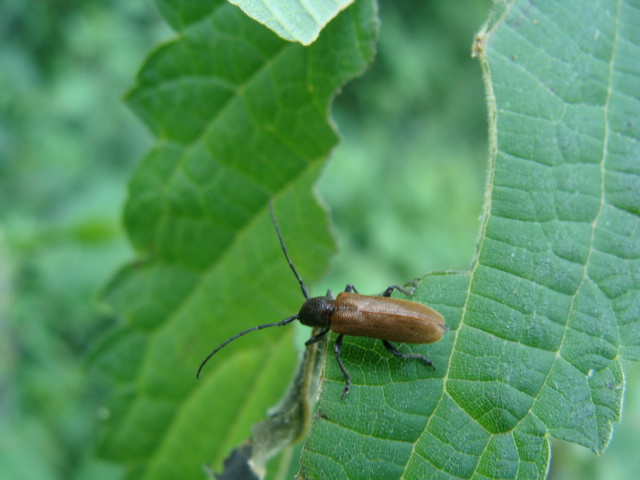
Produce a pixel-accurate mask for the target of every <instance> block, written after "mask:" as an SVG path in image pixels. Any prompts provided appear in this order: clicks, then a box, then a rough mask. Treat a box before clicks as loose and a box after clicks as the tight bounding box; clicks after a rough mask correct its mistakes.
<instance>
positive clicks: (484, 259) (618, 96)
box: [301, 0, 640, 479]
mask: <svg viewBox="0 0 640 480" xmlns="http://www.w3.org/2000/svg"><path fill="white" fill-rule="evenodd" d="M638 6H639V5H638V4H637V2H635V5H634V2H613V1H606V0H602V1H599V2H589V3H587V4H584V3H582V4H580V6H579V7H577V5H576V4H575V2H572V1H564V0H557V1H546V2H536V3H535V4H533V3H531V2H524V1H523V2H520V1H514V2H503V3H499V4H498V5H496V7H495V10H494V12H493V15H492V17H491V18H490V20H489V21H488V23H487V25H486V26H485V29H484V30H483V31H482V32H481V33H480V34H479V35H478V37H477V39H476V41H477V43H476V53H478V54H479V55H480V60H481V62H482V64H483V66H484V70H485V81H486V89H487V99H488V104H489V114H490V123H491V131H490V135H491V167H490V168H491V170H490V177H489V183H488V189H489V192H488V197H487V205H486V210H485V216H484V218H483V221H482V230H481V239H480V243H479V246H478V254H477V257H476V259H475V262H474V263H473V266H472V269H471V271H470V273H464V274H440V275H431V276H428V277H427V278H425V279H424V281H423V282H422V285H421V290H420V294H419V297H418V298H419V299H420V300H421V301H422V300H424V301H427V302H428V303H429V304H430V305H432V306H433V307H434V308H436V309H437V310H439V311H440V312H441V313H442V314H443V315H444V316H445V318H446V320H447V323H448V324H449V325H450V326H451V327H452V331H451V332H450V333H448V334H447V335H446V336H445V337H444V339H443V340H442V341H441V342H439V343H438V344H435V345H433V346H419V347H413V348H406V350H407V351H409V350H411V351H414V352H420V353H423V354H426V355H429V356H430V357H431V358H432V359H433V360H434V362H435V364H436V366H437V367H438V370H437V372H435V374H434V373H432V372H430V371H429V370H428V369H425V368H423V367H422V366H421V365H412V364H400V363H399V362H397V361H396V360H395V359H394V358H389V355H388V354H387V353H386V352H385V351H384V349H383V348H382V347H381V346H380V345H379V343H378V342H374V341H369V340H363V339H351V340H350V341H348V342H346V345H345V347H344V349H343V359H344V361H345V364H346V366H347V368H348V369H349V370H351V373H352V376H353V377H354V379H355V383H356V385H355V386H354V387H353V393H352V394H351V396H350V397H349V398H347V399H346V400H344V401H343V400H341V399H340V391H341V389H342V383H343V378H342V375H341V373H340V371H339V369H338V368H337V367H336V366H335V365H334V364H333V363H331V362H329V363H328V364H327V379H326V381H325V383H324V392H323V396H322V399H321V401H320V405H319V411H320V412H322V415H321V416H318V418H317V420H316V421H315V423H314V425H313V427H312V431H311V434H310V435H309V438H308V440H307V443H306V446H305V450H304V452H303V457H302V470H301V478H308V479H323V478H349V479H360V478H365V477H366V476H363V473H362V472H375V473H373V474H371V475H373V477H375V478H385V479H391V478H407V479H424V478H453V477H455V478H544V477H545V476H546V472H547V469H548V462H549V436H553V437H555V438H558V439H562V440H567V441H571V442H576V443H579V444H581V445H584V446H587V447H589V448H591V449H592V450H593V451H595V452H596V453H601V452H602V451H603V450H604V449H605V447H606V445H607V443H608V442H609V440H610V438H611V431H612V422H614V421H616V420H618V419H619V417H620V411H621V405H622V395H623V390H624V376H623V372H622V368H621V364H620V359H621V358H629V359H634V360H637V359H638V358H639V355H638V354H639V353H640V350H639V347H640V345H639V343H640V331H639V330H640V325H639V322H638V320H639V318H640V315H639V314H640V293H639V291H638V287H640V273H639V272H640V234H639V232H640V229H639V228H638V227H639V223H640V222H639V214H640V180H639V179H640V175H639V174H640V162H639V161H638V158H640V148H639V145H640V143H639V142H638V140H639V137H640V135H639V130H638V121H639V116H638V112H640V101H639V99H638V96H639V94H640V80H639V76H638V74H639V73H640V63H638V62H637V58H640V51H639V48H638V46H639V40H640V33H639V32H640V31H639V30H638V29H637V25H638V24H639V22H640V14H639V12H640V9H638ZM369 478H372V477H371V476H370V477H369Z"/></svg>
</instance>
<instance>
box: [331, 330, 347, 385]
mask: <svg viewBox="0 0 640 480" xmlns="http://www.w3.org/2000/svg"><path fill="white" fill-rule="evenodd" d="M343 338H344V334H340V335H338V338H336V343H335V344H334V345H333V351H334V352H335V354H336V360H338V365H339V366H340V370H342V373H343V374H344V378H345V385H344V391H343V392H342V398H344V396H345V395H346V394H347V393H349V390H350V389H351V377H350V376H349V372H347V369H346V368H344V365H343V364H342V360H340V352H341V351H342V339H343Z"/></svg>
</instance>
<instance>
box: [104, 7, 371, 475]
mask: <svg viewBox="0 0 640 480" xmlns="http://www.w3.org/2000/svg"><path fill="white" fill-rule="evenodd" d="M205 3H206V4H205ZM158 7H159V9H160V10H161V11H162V12H163V14H164V15H165V16H166V17H167V19H168V21H169V22H170V23H171V25H172V26H174V28H176V30H177V35H176V38H175V39H174V40H172V41H169V42H168V43H166V44H165V45H162V46H161V47H159V48H158V49H157V50H156V51H155V52H153V54H152V55H150V57H149V58H148V59H147V61H146V63H145V65H144V67H143V68H142V70H141V71H140V73H139V75H138V81H137V84H136V86H135V88H134V89H133V90H132V91H131V92H130V94H129V95H128V99H127V100H128V103H129V105H130V106H131V108H132V109H133V110H134V111H135V112H136V113H137V114H138V115H139V116H140V117H141V118H142V119H143V120H144V121H145V122H146V124H147V125H148V126H149V128H150V129H151V131H152V132H153V134H154V135H155V136H156V137H157V142H156V145H155V147H154V148H153V150H152V151H151V152H150V153H149V154H148V155H147V157H146V158H145V159H144V160H143V162H142V163H141V164H140V166H139V168H138V169H137V171H136V172H135V174H134V176H133V179H132V181H131V184H130V192H129V199H128V202H127V205H126V211H125V223H126V227H127V231H128V233H129V236H130V238H131V241H132V243H133V244H134V246H135V248H136V249H137V251H138V256H139V260H138V261H137V262H136V263H133V264H131V265H128V266H126V267H125V268H123V269H122V270H121V271H120V272H119V274H118V275H117V276H116V277H115V278H114V280H113V281H112V282H111V284H110V285H109V287H108V290H107V299H108V301H109V302H110V303H111V305H113V307H114V308H115V310H116V311H117V312H119V313H120V315H121V316H122V318H123V325H122V326H121V328H119V329H118V330H116V331H115V332H113V333H112V335H111V336H110V337H109V338H107V339H105V341H104V342H103V344H102V345H101V347H100V348H99V349H98V351H97V353H96V354H95V355H94V358H93V363H94V365H96V366H98V367H100V368H101V369H102V371H103V372H105V373H106V374H107V375H108V376H109V378H110V379H111V380H112V382H113V385H114V392H115V394H114V397H113V399H112V401H111V403H110V404H109V406H108V408H106V409H105V412H104V413H105V417H106V420H105V424H104V426H103V429H102V437H101V442H100V447H99V453H100V455H101V456H103V457H105V458H108V459H111V460H115V461H118V462H121V463H124V464H125V465H126V466H127V469H128V470H127V471H128V474H127V478H138V479H139V478H146V479H163V478H167V479H168V478H170V479H175V478H183V479H188V478H202V468H203V466H204V465H205V464H211V465H212V467H213V468H214V470H216V471H219V470H220V468H221V465H222V460H223V459H224V457H225V456H226V455H227V454H228V453H229V452H230V451H231V450H232V449H233V448H235V447H237V446H238V445H240V444H241V443H242V442H243V441H245V440H246V439H247V438H248V437H249V436H250V435H251V428H250V427H251V425H253V424H254V423H256V422H258V421H259V420H261V419H262V418H264V415H265V412H266V410H267V409H268V408H269V407H272V406H273V405H275V404H276V403H277V400H278V399H279V398H280V396H281V395H282V393H283V392H284V391H285V390H286V387H287V385H288V383H289V382H290V380H291V377H292V375H293V371H294V367H295V364H296V357H297V355H296V352H295V349H294V346H293V342H292V336H293V331H294V329H293V328H292V327H290V328H283V329H276V328H274V329H268V330H265V331H264V332H261V333H264V334H263V335H255V336H247V337H245V338H243V339H241V340H238V341H237V342H236V343H234V344H233V345H230V346H228V347H227V348H226V349H225V351H224V352H221V354H220V355H219V356H217V357H215V358H213V359H212V360H211V361H210V362H209V363H208V364H207V366H206V368H205V370H204V371H203V373H202V376H201V379H200V382H197V383H196V381H195V374H196V370H197V368H198V365H199V364H200V362H201V361H202V359H203V358H204V357H205V355H206V354H207V353H209V352H210V351H211V350H212V349H213V347H215V346H216V345H218V344H219V343H221V342H222V341H223V340H225V339H226V338H229V337H230V336H232V335H233V334H235V333H237V332H238V331H241V330H243V329H246V328H249V327H251V326H254V325H256V324H260V323H271V322H274V321H278V320H281V319H283V318H285V317H287V316H290V315H292V314H293V313H295V312H297V310H298V308H299V306H300V302H301V298H302V297H301V295H300V289H299V288H298V286H297V283H296V281H295V279H294V277H293V275H292V274H291V271H290V270H289V267H288V265H287V264H286V262H284V260H283V258H282V252H281V250H280V245H279V243H278V240H277V237H276V234H275V232H274V230H273V226H272V224H271V219H270V217H269V214H268V209H267V205H268V202H269V200H270V199H271V198H273V197H275V198H276V199H277V203H276V208H275V211H276V215H277V217H278V219H279V221H280V224H281V228H282V232H283V235H284V236H285V238H286V239H287V244H288V248H289V251H290V253H291V255H292V257H294V258H295V259H296V264H297V268H298V269H299V271H300V273H301V274H302V275H303V276H304V278H305V279H306V280H307V281H309V282H311V281H313V280H314V279H316V278H317V277H318V276H319V275H320V273H322V271H323V270H324V269H325V268H326V264H327V260H328V257H329V255H330V253H331V251H332V250H333V242H332V239H331V238H330V236H329V234H328V231H327V230H328V229H327V220H326V216H325V214H324V212H323V211H322V209H321V208H320V207H319V206H318V204H317V201H316V199H315V197H314V195H313V194H312V193H311V190H312V186H313V184H314V183H315V181H316V179H317V177H318V175H319V172H320V170H321V168H322V166H323V162H324V159H325V158H326V157H327V155H328V153H329V151H330V150H331V148H332V147H333V146H334V145H335V144H336V142H337V136H336V133H335V131H334V129H333V126H332V125H331V123H330V120H329V106H330V102H331V100H332V98H333V96H334V95H335V93H336V91H337V90H338V89H339V88H341V87H342V85H343V84H344V83H345V82H347V81H348V80H349V79H351V78H353V77H354V76H355V75H357V74H358V73H359V72H361V71H362V70H363V69H364V67H365V66H366V65H367V64H368V63H369V62H370V60H371V58H372V56H373V41H374V39H375V35H376V32H377V21H376V18H375V11H374V5H373V4H372V2H370V1H360V2H358V3H357V4H356V5H354V6H353V7H351V8H350V9H349V10H348V11H345V12H344V13H343V14H341V15H339V16H338V17H337V18H335V19H334V20H333V21H332V22H331V24H330V25H328V26H327V28H326V29H325V30H324V31H323V33H322V35H321V37H320V38H319V39H318V41H317V42H315V43H314V44H313V45H312V46H310V47H307V48H305V47H302V46H301V45H299V44H292V43H288V42H285V41H283V40H282V39H280V38H278V37H277V36H276V35H274V34H273V33H272V32H270V31H269V30H267V29H266V28H265V27H263V26H261V25H259V24H257V23H256V22H254V21H253V20H251V19H249V18H247V17H246V16H245V15H244V14H243V13H242V12H241V11H240V10H239V9H238V8H236V7H234V6H232V5H229V4H228V3H227V2H223V1H218V2H190V1H178V0H175V1H164V0H163V1H159V2H158Z"/></svg>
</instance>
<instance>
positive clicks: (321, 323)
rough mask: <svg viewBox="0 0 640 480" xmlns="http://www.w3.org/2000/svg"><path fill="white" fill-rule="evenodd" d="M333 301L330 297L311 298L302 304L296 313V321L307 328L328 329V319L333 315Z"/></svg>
mask: <svg viewBox="0 0 640 480" xmlns="http://www.w3.org/2000/svg"><path fill="white" fill-rule="evenodd" d="M334 309H335V307H334V300H333V298H331V297H313V298H310V299H309V300H307V301H306V302H304V303H303V304H302V308H301V309H300V312H298V320H300V323H301V324H303V325H306V326H308V327H326V328H329V327H330V326H331V325H330V321H329V317H331V314H332V313H333V311H334Z"/></svg>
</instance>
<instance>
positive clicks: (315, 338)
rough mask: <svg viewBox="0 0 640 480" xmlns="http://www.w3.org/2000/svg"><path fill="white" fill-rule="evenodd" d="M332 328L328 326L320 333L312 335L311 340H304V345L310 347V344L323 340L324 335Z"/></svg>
mask: <svg viewBox="0 0 640 480" xmlns="http://www.w3.org/2000/svg"><path fill="white" fill-rule="evenodd" d="M329 330H331V329H330V328H327V329H326V330H323V331H321V332H320V333H319V334H317V335H315V336H313V337H311V338H310V339H309V340H307V341H306V342H304V346H305V347H308V346H309V345H312V344H314V343H317V342H319V341H320V340H322V337H324V336H325V335H326V334H327V332H328V331H329Z"/></svg>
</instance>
